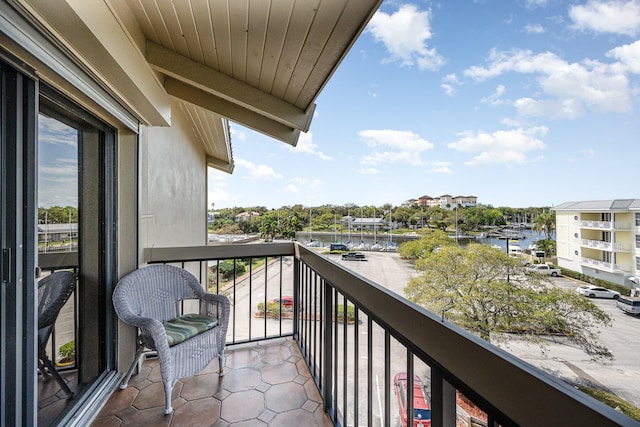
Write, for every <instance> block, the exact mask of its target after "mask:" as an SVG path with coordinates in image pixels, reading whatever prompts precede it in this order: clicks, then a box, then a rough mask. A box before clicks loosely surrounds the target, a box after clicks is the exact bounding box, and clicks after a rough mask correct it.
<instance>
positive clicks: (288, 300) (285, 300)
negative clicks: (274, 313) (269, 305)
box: [269, 295, 293, 308]
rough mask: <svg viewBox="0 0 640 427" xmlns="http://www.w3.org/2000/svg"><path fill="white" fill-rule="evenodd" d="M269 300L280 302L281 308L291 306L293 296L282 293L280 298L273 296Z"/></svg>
mask: <svg viewBox="0 0 640 427" xmlns="http://www.w3.org/2000/svg"><path fill="white" fill-rule="evenodd" d="M269 302H274V303H280V304H282V307H283V308H293V297H292V296H289V295H283V296H282V297H281V298H274V299H271V300H269Z"/></svg>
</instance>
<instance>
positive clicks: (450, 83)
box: [440, 74, 461, 96]
mask: <svg viewBox="0 0 640 427" xmlns="http://www.w3.org/2000/svg"><path fill="white" fill-rule="evenodd" d="M460 84H461V83H460V80H458V76H456V75H455V74H447V75H446V76H444V77H443V78H442V83H441V84H440V87H441V88H442V90H443V91H444V93H446V94H447V95H449V96H453V95H455V93H456V86H460Z"/></svg>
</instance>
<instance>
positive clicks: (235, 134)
mask: <svg viewBox="0 0 640 427" xmlns="http://www.w3.org/2000/svg"><path fill="white" fill-rule="evenodd" d="M229 133H230V134H231V139H232V140H234V139H237V140H239V141H246V140H247V134H246V133H245V132H243V131H241V130H240V129H239V128H238V127H237V126H233V125H232V124H229Z"/></svg>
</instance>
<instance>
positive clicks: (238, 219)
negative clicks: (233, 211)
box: [235, 211, 260, 222]
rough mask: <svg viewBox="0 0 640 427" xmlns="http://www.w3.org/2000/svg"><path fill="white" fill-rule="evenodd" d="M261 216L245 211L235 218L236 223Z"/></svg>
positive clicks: (257, 213)
mask: <svg viewBox="0 0 640 427" xmlns="http://www.w3.org/2000/svg"><path fill="white" fill-rule="evenodd" d="M256 216H260V213H259V212H253V211H244V212H240V213H239V214H238V215H236V216H235V221H236V222H242V221H248V220H250V219H251V218H253V217H256Z"/></svg>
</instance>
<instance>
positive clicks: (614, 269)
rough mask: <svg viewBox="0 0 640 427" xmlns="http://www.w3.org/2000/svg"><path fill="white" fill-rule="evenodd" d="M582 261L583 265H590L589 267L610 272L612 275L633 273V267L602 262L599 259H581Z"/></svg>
mask: <svg viewBox="0 0 640 427" xmlns="http://www.w3.org/2000/svg"><path fill="white" fill-rule="evenodd" d="M580 261H581V263H582V264H583V265H588V266H589V267H593V268H597V269H598V270H603V271H608V272H610V273H629V272H631V267H630V266H628V265H621V264H614V263H611V262H605V261H600V260H598V259H593V258H586V257H582V258H580Z"/></svg>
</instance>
